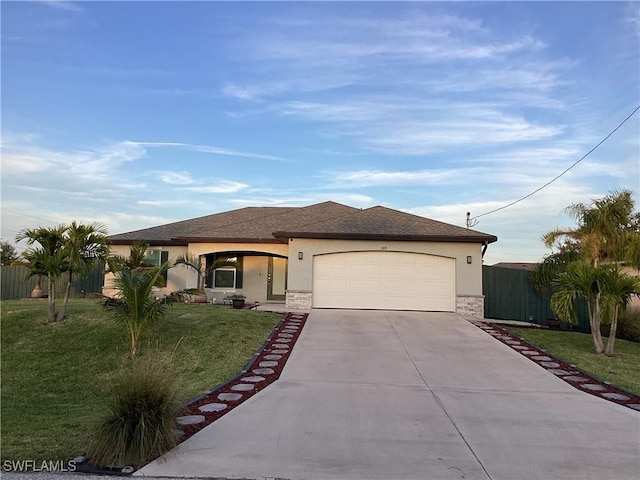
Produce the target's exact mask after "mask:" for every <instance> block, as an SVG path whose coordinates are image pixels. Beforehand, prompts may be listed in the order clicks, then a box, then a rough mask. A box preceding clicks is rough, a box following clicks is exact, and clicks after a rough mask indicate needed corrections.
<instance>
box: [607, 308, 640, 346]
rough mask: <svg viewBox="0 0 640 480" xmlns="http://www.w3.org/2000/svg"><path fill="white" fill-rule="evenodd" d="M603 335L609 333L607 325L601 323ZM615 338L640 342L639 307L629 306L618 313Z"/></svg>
mask: <svg viewBox="0 0 640 480" xmlns="http://www.w3.org/2000/svg"><path fill="white" fill-rule="evenodd" d="M601 331H602V334H603V335H609V325H602V327H601ZM616 338H620V339H622V340H630V341H632V342H640V308H630V309H629V310H627V311H626V312H624V313H621V314H620V318H618V328H617V330H616Z"/></svg>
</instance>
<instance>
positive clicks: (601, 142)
mask: <svg viewBox="0 0 640 480" xmlns="http://www.w3.org/2000/svg"><path fill="white" fill-rule="evenodd" d="M638 110H640V105H638V106H637V107H636V109H635V110H634V111H633V112H631V113H630V114H629V116H628V117H627V118H625V119H624V120H623V121H622V123H620V125H618V126H617V127H616V128H614V129H613V130H612V131H611V132H610V133H609V135H607V136H606V137H604V138H603V139H602V140H600V142H598V144H597V145H596V146H595V147H593V148H592V149H591V150H589V151H588V152H587V153H585V154H584V155H583V156H582V158H580V159H579V160H577V161H575V162H574V163H573V164H572V165H571V166H570V167H569V168H567V169H566V170H564V171H563V172H562V173H561V174H559V175H557V176H556V177H554V178H553V179H552V180H549V181H548V182H547V183H545V184H544V185H542V186H541V187H540V188H537V189H536V190H534V191H533V192H531V193H529V194H528V195H525V196H524V197H522V198H519V199H518V200H516V201H514V202H511V203H508V204H507V205H503V206H502V207H498V208H496V209H494V210H491V211H489V212H485V213H482V214H480V215H476V216H475V217H472V218H470V219H467V224H468V222H469V221H470V220H476V219H478V218H480V217H484V216H485V215H490V214H492V213H496V212H499V211H500V210H504V209H505V208H509V207H511V206H513V205H515V204H516V203H520V202H521V201H523V200H526V199H527V198H529V197H531V196H532V195H535V194H536V193H538V192H539V191H540V190H542V189H543V188H546V187H548V186H549V185H551V184H552V183H553V182H555V181H556V180H558V179H559V178H560V177H561V176H563V175H564V174H565V173H567V172H568V171H569V170H571V169H572V168H573V167H575V166H576V165H578V164H579V163H580V162H581V161H582V160H584V159H585V158H587V157H588V156H589V155H590V154H591V153H592V152H594V151H595V150H596V149H597V148H598V147H599V146H600V145H602V144H603V143H604V142H606V141H607V140H608V138H609V137H610V136H611V135H613V134H614V133H616V131H618V129H619V128H620V127H622V126H623V125H624V124H625V123H627V120H629V119H630V118H631V117H633V115H634V114H635V113H636V112H637V111H638Z"/></svg>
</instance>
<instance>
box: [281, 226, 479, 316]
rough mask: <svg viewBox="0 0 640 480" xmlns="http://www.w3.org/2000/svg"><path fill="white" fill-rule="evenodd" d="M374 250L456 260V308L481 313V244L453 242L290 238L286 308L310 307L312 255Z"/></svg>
mask: <svg viewBox="0 0 640 480" xmlns="http://www.w3.org/2000/svg"><path fill="white" fill-rule="evenodd" d="M377 250H386V251H390V252H412V253H424V254H429V255H437V256H442V257H449V258H454V259H455V261H456V296H457V298H458V300H457V308H458V309H459V310H460V313H461V314H464V315H466V313H463V311H464V312H467V311H469V312H471V311H473V312H474V316H480V317H481V316H483V306H482V305H483V297H482V245H481V244H479V243H455V242H399V241H390V242H382V241H372V240H323V239H300V238H296V239H289V252H288V256H289V283H288V289H287V308H305V309H307V308H311V303H312V302H311V300H312V297H311V295H312V291H313V257H314V256H315V255H321V254H325V253H338V252H355V251H377ZM299 252H302V257H303V258H302V260H299V259H298V258H299V257H298V255H299ZM467 256H471V262H472V263H471V264H468V263H467ZM304 299H306V303H305V302H304V301H303V300H304ZM470 299H473V300H470ZM481 303H482V305H481Z"/></svg>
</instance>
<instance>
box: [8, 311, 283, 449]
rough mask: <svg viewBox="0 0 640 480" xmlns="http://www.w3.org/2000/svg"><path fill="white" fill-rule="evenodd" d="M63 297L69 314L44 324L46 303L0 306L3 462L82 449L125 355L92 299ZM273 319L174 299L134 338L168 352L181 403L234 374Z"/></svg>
mask: <svg viewBox="0 0 640 480" xmlns="http://www.w3.org/2000/svg"><path fill="white" fill-rule="evenodd" d="M69 303H70V305H69V306H70V309H69V312H70V313H69V315H68V318H67V319H66V320H65V321H64V322H62V323H51V324H43V322H42V319H43V318H46V312H47V302H46V301H35V300H12V301H3V302H2V303H1V304H0V308H1V315H2V323H1V324H0V335H1V338H0V340H1V345H0V347H1V350H0V354H1V362H0V368H1V372H0V373H1V381H2V388H1V397H0V408H1V416H2V425H1V428H2V431H1V436H2V454H1V457H2V460H7V459H8V460H21V459H33V460H35V461H43V460H62V461H67V460H69V459H71V458H73V457H74V456H76V455H78V454H81V453H84V452H85V451H86V449H87V447H88V443H89V438H90V434H91V432H92V429H93V428H94V426H95V424H96V422H97V419H99V418H101V417H102V416H103V415H104V414H105V413H106V412H107V404H106V400H105V398H106V397H107V395H108V393H109V389H110V387H111V384H112V382H111V380H112V379H113V375H114V373H115V372H117V371H118V370H119V369H120V368H121V367H122V366H123V365H126V364H128V363H130V361H129V360H126V356H127V353H128V352H129V344H128V340H129V339H128V337H127V334H126V332H125V331H124V330H123V329H122V327H120V326H119V325H117V324H116V323H115V322H113V320H112V319H111V318H110V317H109V316H108V315H106V314H105V312H104V310H103V308H102V306H101V305H100V302H99V301H98V300H89V299H71V300H69ZM279 320H280V316H279V315H274V314H270V313H266V312H256V311H249V310H233V309H231V308H224V307H214V306H211V305H207V304H203V305H192V304H190V305H184V304H177V305H175V306H174V307H173V308H172V309H171V312H170V313H169V314H168V315H167V317H166V318H164V319H163V320H162V321H161V322H159V324H158V327H157V329H156V330H154V332H153V334H152V335H147V336H144V337H143V338H142V341H143V342H145V343H144V344H145V346H147V348H145V349H144V350H145V351H149V352H151V351H157V352H160V353H162V352H164V353H167V354H171V355H172V359H173V360H172V366H173V369H174V370H175V372H176V375H178V377H179V380H180V384H181V390H180V395H179V400H180V401H182V402H184V401H186V400H188V399H191V398H194V397H196V396H197V395H199V394H201V393H203V392H205V391H207V390H209V389H210V388H212V387H213V386H215V385H216V384H218V383H220V382H222V381H224V380H226V379H229V378H231V377H232V376H234V375H235V374H237V373H238V372H240V370H241V369H242V367H243V366H244V365H245V364H246V362H247V361H248V360H249V359H250V358H251V357H252V355H253V354H254V353H255V352H256V351H257V350H258V349H259V348H260V346H261V345H262V343H263V342H264V340H265V339H266V338H267V336H268V334H269V333H270V332H271V331H272V329H273V328H274V326H275V325H276V324H277V323H278V321H279ZM149 346H150V347H151V348H149ZM143 357H144V353H143V355H142V357H141V358H143Z"/></svg>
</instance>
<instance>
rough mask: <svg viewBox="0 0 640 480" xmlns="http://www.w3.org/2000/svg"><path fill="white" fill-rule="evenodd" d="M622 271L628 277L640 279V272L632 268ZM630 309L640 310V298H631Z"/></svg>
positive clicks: (625, 268)
mask: <svg viewBox="0 0 640 480" xmlns="http://www.w3.org/2000/svg"><path fill="white" fill-rule="evenodd" d="M622 271H623V272H624V273H626V274H627V275H630V276H634V277H640V270H636V269H635V268H631V267H622ZM629 308H633V309H640V298H639V297H635V296H634V297H631V303H630V304H629Z"/></svg>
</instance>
